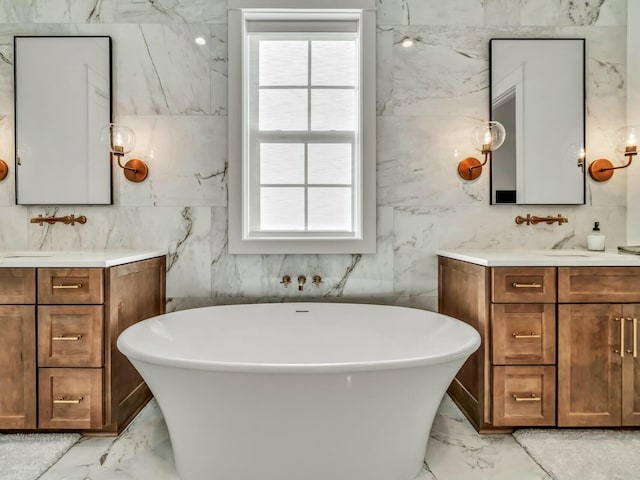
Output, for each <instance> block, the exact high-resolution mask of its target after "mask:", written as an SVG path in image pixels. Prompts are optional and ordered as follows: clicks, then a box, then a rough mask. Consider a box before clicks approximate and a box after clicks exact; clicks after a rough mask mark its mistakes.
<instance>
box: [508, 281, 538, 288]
mask: <svg viewBox="0 0 640 480" xmlns="http://www.w3.org/2000/svg"><path fill="white" fill-rule="evenodd" d="M511 286H512V287H514V288H542V284H541V283H535V282H533V283H518V282H513V283H512V284H511Z"/></svg>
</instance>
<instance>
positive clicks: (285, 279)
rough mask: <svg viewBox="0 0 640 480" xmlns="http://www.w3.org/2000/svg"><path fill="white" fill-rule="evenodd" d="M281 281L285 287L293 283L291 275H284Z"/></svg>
mask: <svg viewBox="0 0 640 480" xmlns="http://www.w3.org/2000/svg"><path fill="white" fill-rule="evenodd" d="M280 283H281V284H282V285H283V286H284V288H287V287H288V286H289V284H290V283H291V277H290V276H289V275H283V276H282V281H281V282H280Z"/></svg>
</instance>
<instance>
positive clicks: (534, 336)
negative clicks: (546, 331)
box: [511, 332, 542, 338]
mask: <svg viewBox="0 0 640 480" xmlns="http://www.w3.org/2000/svg"><path fill="white" fill-rule="evenodd" d="M511 336H512V337H513V338H541V337H542V335H540V334H539V333H535V332H531V333H530V334H523V333H512V334H511Z"/></svg>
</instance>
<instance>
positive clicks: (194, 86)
mask: <svg viewBox="0 0 640 480" xmlns="http://www.w3.org/2000/svg"><path fill="white" fill-rule="evenodd" d="M81 30H82V31H84V32H87V31H108V32H109V34H110V35H112V37H113V58H114V62H115V63H114V71H113V73H114V89H113V92H114V97H115V111H116V113H117V114H119V115H171V114H173V115H194V114H201V115H207V114H209V113H211V85H210V82H211V80H210V72H211V61H210V60H211V49H210V45H208V44H207V45H203V46H201V45H197V44H196V43H195V42H194V39H195V38H197V37H203V38H205V39H207V38H209V37H210V27H209V26H208V25H198V24H195V25H176V24H174V25H114V26H109V27H104V26H103V27H98V26H89V27H86V26H85V27H84V28H82V29H81Z"/></svg>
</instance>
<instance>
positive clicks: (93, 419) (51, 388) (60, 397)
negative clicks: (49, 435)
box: [38, 368, 103, 429]
mask: <svg viewBox="0 0 640 480" xmlns="http://www.w3.org/2000/svg"><path fill="white" fill-rule="evenodd" d="M38 387H39V388H38V393H39V409H38V410H39V421H38V427H39V428H55V429H93V428H100V427H102V424H103V422H102V369H99V368H40V369H39V383H38Z"/></svg>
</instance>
